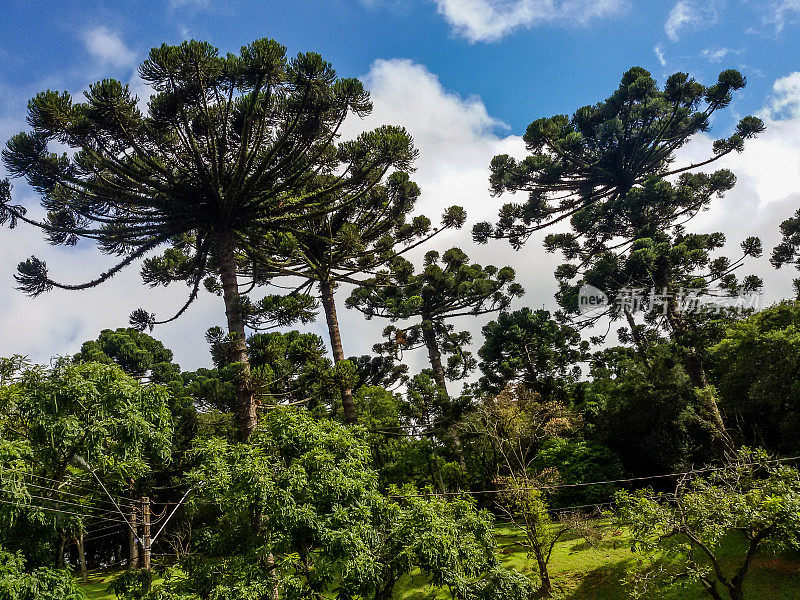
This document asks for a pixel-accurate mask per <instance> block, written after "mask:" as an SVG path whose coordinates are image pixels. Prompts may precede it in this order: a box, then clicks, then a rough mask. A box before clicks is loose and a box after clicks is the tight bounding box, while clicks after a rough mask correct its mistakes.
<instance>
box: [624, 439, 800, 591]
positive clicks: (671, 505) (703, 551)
mask: <svg viewBox="0 0 800 600" xmlns="http://www.w3.org/2000/svg"><path fill="white" fill-rule="evenodd" d="M617 507H618V510H619V515H620V518H621V519H622V521H623V522H626V523H628V524H630V526H631V528H632V530H633V536H634V540H635V542H634V543H635V547H638V548H642V549H647V550H657V551H660V552H664V553H666V554H668V555H676V556H677V557H678V558H679V561H678V562H677V563H672V566H673V568H675V569H676V571H675V572H674V573H673V574H672V575H673V576H674V577H678V578H681V577H682V578H688V579H692V580H697V581H699V582H700V583H701V585H702V586H703V588H704V589H705V590H706V591H707V592H708V593H709V594H710V595H711V597H712V598H714V599H715V600H723V599H724V598H726V597H727V598H730V600H744V598H745V593H744V582H745V578H746V577H747V575H748V573H749V571H750V567H751V566H752V564H753V559H754V558H755V557H756V556H757V555H758V553H759V552H763V551H768V552H777V551H780V550H785V549H790V548H792V549H796V548H797V547H798V544H800V474H799V473H798V471H797V469H795V468H794V467H790V466H788V465H783V464H780V463H779V461H773V460H768V459H767V456H766V454H764V453H763V452H760V451H758V452H748V451H743V452H740V453H739V455H738V458H737V459H736V460H735V461H733V462H731V463H730V464H728V465H726V466H725V467H724V468H722V469H720V470H718V471H713V472H711V473H710V474H708V475H706V476H702V477H688V476H687V477H686V478H684V479H682V480H681V481H680V482H679V484H678V486H677V488H676V490H675V496H674V499H672V498H663V497H662V496H661V495H660V494H656V493H654V492H652V491H651V490H640V491H639V492H636V493H629V492H625V491H621V492H618V495H617ZM731 536H733V537H736V538H739V539H741V540H742V541H743V542H744V545H743V550H742V551H741V554H740V555H739V556H738V557H737V560H735V561H733V563H732V565H728V564H726V563H723V561H722V559H721V552H720V550H721V547H722V544H723V541H724V540H726V539H728V538H730V537H731Z"/></svg>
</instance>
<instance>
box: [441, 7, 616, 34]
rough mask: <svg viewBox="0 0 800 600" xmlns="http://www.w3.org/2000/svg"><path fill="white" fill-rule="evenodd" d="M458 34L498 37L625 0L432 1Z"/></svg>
mask: <svg viewBox="0 0 800 600" xmlns="http://www.w3.org/2000/svg"><path fill="white" fill-rule="evenodd" d="M435 1H436V5H437V7H438V9H439V13H440V14H442V15H444V17H445V19H446V20H447V22H448V23H450V25H452V27H453V30H454V32H455V33H457V34H458V35H462V36H464V37H466V38H467V39H468V40H469V41H471V42H488V41H494V40H498V39H500V38H502V37H503V36H505V35H507V34H509V33H511V32H512V31H514V30H516V29H519V28H522V27H533V26H535V25H541V24H543V23H552V22H559V23H579V24H584V23H587V22H588V21H590V20H592V19H595V18H600V17H607V16H611V15H615V14H618V13H619V12H621V11H622V10H623V9H624V8H625V7H626V6H627V0H435Z"/></svg>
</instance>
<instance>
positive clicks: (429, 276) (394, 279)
mask: <svg viewBox="0 0 800 600" xmlns="http://www.w3.org/2000/svg"><path fill="white" fill-rule="evenodd" d="M424 265H425V268H424V269H423V270H422V271H421V272H420V273H414V267H413V265H412V264H411V263H410V262H409V261H407V260H405V259H403V258H400V259H398V260H396V261H394V263H393V265H392V269H391V270H390V271H385V272H383V273H381V274H379V275H378V276H376V277H374V278H372V279H369V280H367V281H366V282H365V283H364V284H363V285H362V286H361V287H359V288H356V290H354V291H353V293H352V295H351V296H350V298H348V300H347V304H348V306H351V307H353V308H356V309H358V310H360V311H361V312H363V313H364V314H365V315H366V316H367V318H368V319H371V318H372V317H375V316H378V317H383V318H387V319H390V320H391V321H393V322H394V321H398V320H412V323H411V324H410V325H408V326H405V327H394V326H390V327H389V328H387V330H386V332H385V333H386V335H387V336H388V337H389V341H388V342H387V345H385V346H384V349H388V348H394V349H397V350H403V349H412V348H418V347H422V346H424V347H425V348H426V349H427V351H428V359H429V360H430V364H431V369H432V370H433V378H434V380H435V382H436V384H437V385H438V386H439V387H440V388H442V389H443V390H444V391H445V393H446V392H447V379H460V378H462V377H464V376H465V375H466V374H467V373H469V372H470V371H471V370H473V369H474V368H475V363H476V361H475V359H474V357H472V355H471V354H470V352H469V351H468V350H467V349H466V348H465V346H466V345H467V344H469V342H470V339H471V336H470V334H469V332H468V331H461V332H455V328H454V326H453V325H452V324H451V323H449V321H450V320H452V319H455V318H457V317H463V316H477V315H483V314H488V313H492V312H497V311H499V310H502V309H504V308H506V307H508V305H509V304H510V303H511V300H512V299H513V298H517V297H519V296H521V295H522V293H523V289H522V286H521V285H520V284H518V283H516V282H515V281H514V278H515V273H514V270H513V269H512V268H511V267H503V268H501V269H498V268H497V267H494V266H491V265H488V266H486V267H483V266H481V265H479V264H475V263H470V261H469V257H468V256H467V255H466V254H464V252H463V251H462V250H460V249H459V248H451V249H450V250H447V251H446V252H445V253H444V254H442V255H440V254H439V253H438V252H435V251H431V252H428V253H427V254H426V255H425V262H424ZM443 353H444V354H446V355H449V359H448V363H447V367H445V365H444V363H443V362H442V354H443Z"/></svg>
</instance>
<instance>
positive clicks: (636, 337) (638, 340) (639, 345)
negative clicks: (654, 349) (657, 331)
mask: <svg viewBox="0 0 800 600" xmlns="http://www.w3.org/2000/svg"><path fill="white" fill-rule="evenodd" d="M625 318H626V319H627V321H628V327H630V328H631V337H632V338H633V343H634V345H635V346H636V351H637V352H638V353H639V356H640V357H641V359H642V362H644V366H645V367H646V368H647V369H648V370H649V369H650V358H649V357H648V356H647V351H646V350H645V346H644V340H643V339H642V336H641V334H640V333H639V330H638V329H637V328H636V321H634V320H633V315H632V314H631V311H630V310H629V309H628V308H626V309H625Z"/></svg>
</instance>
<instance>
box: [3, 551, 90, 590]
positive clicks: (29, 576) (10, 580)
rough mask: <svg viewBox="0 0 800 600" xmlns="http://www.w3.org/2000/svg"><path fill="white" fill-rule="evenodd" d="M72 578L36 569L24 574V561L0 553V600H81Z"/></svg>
mask: <svg viewBox="0 0 800 600" xmlns="http://www.w3.org/2000/svg"><path fill="white" fill-rule="evenodd" d="M85 598H86V596H84V595H83V592H82V591H81V590H80V589H79V588H78V587H77V586H76V585H75V581H74V580H73V579H72V575H70V573H69V572H68V571H65V570H63V569H49V568H46V567H40V568H38V569H34V570H33V571H32V572H31V573H26V572H25V559H23V558H22V555H21V554H12V553H10V552H6V551H5V550H3V549H0V600H84V599H85Z"/></svg>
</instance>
